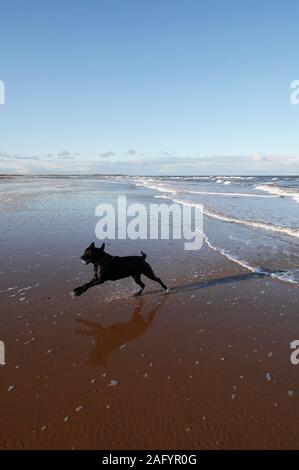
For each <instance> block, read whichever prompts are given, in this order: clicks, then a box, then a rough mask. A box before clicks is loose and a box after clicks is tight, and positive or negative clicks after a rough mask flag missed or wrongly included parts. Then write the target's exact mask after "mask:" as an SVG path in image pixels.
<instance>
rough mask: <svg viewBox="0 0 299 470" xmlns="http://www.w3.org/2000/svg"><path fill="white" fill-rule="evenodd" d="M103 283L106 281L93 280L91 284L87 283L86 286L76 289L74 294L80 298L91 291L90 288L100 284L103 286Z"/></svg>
mask: <svg viewBox="0 0 299 470" xmlns="http://www.w3.org/2000/svg"><path fill="white" fill-rule="evenodd" d="M103 282H104V281H103V280H101V279H92V280H91V281H90V282H87V283H86V284H83V285H82V286H79V287H76V289H74V291H73V292H74V294H75V295H76V296H79V295H82V294H84V292H86V291H87V290H88V289H90V287H93V286H96V285H98V284H103Z"/></svg>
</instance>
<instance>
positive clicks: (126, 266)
mask: <svg viewBox="0 0 299 470" xmlns="http://www.w3.org/2000/svg"><path fill="white" fill-rule="evenodd" d="M104 248H105V243H103V244H102V246H101V248H96V247H95V244H94V243H92V244H91V245H90V246H89V247H88V248H86V250H85V251H84V253H83V255H82V256H81V260H82V262H83V263H84V264H90V263H92V264H93V267H94V278H93V279H92V280H91V281H90V282H87V283H86V284H83V285H82V286H80V287H77V288H76V289H74V294H75V295H81V294H83V293H84V292H86V291H87V290H88V289H89V288H90V287H93V286H98V285H99V284H103V283H104V282H105V281H117V280H118V279H123V278H124V277H129V276H132V277H133V279H134V281H135V282H136V283H137V284H138V285H139V286H140V287H141V289H140V291H139V292H137V294H135V295H140V294H141V293H142V291H143V289H144V287H145V285H144V284H143V282H142V281H141V279H140V276H141V274H143V275H144V276H146V277H148V278H149V279H152V280H153V281H156V282H158V283H159V284H160V286H162V287H163V289H165V290H167V287H166V286H165V284H164V283H163V282H162V281H161V279H160V278H158V277H157V276H156V275H155V274H154V271H153V270H152V268H151V267H150V265H149V264H148V263H147V262H146V261H145V258H146V254H145V253H143V252H141V255H142V256H111V255H109V254H108V253H105V251H104Z"/></svg>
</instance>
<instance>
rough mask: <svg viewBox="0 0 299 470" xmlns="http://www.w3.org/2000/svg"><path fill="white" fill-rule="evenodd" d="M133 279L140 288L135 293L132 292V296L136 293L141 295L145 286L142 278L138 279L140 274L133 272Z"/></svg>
mask: <svg viewBox="0 0 299 470" xmlns="http://www.w3.org/2000/svg"><path fill="white" fill-rule="evenodd" d="M133 279H134V281H135V282H136V284H138V286H140V287H141V289H140V290H139V291H138V292H136V294H134V297H136V296H137V295H141V294H142V292H143V289H144V288H145V284H144V283H143V282H142V280H141V279H140V274H133Z"/></svg>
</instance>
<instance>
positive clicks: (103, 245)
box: [101, 243, 105, 251]
mask: <svg viewBox="0 0 299 470" xmlns="http://www.w3.org/2000/svg"><path fill="white" fill-rule="evenodd" d="M104 248H105V243H103V244H102V246H101V250H102V251H103V250H104Z"/></svg>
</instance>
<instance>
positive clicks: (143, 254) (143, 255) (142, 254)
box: [140, 251, 147, 259]
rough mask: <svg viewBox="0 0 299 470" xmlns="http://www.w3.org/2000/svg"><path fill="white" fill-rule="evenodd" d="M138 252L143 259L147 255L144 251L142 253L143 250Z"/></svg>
mask: <svg viewBox="0 0 299 470" xmlns="http://www.w3.org/2000/svg"><path fill="white" fill-rule="evenodd" d="M140 253H141V256H142V258H143V259H145V258H146V257H147V255H146V253H143V251H140Z"/></svg>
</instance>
